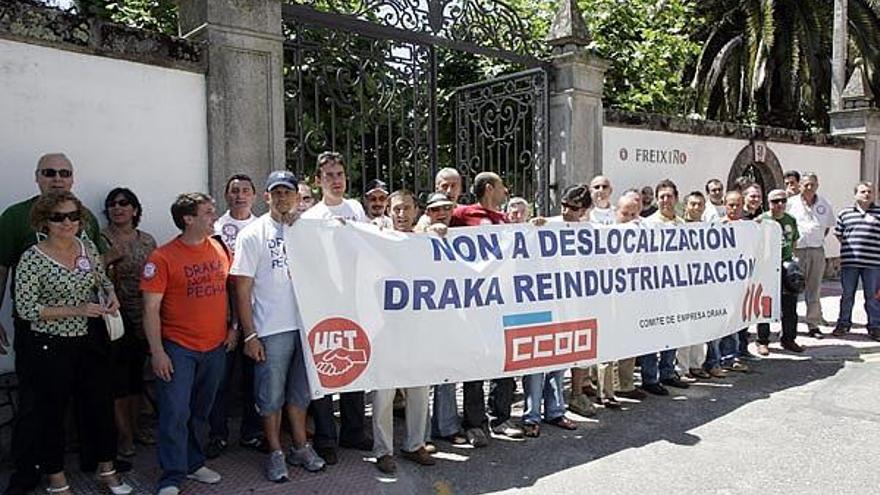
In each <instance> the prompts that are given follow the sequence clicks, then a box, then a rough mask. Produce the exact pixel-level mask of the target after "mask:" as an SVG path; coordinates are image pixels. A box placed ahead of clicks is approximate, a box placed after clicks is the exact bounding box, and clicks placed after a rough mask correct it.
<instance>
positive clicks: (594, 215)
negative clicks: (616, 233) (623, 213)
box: [590, 206, 617, 225]
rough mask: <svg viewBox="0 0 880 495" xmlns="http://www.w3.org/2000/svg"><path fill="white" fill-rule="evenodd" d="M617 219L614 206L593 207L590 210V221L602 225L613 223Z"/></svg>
mask: <svg viewBox="0 0 880 495" xmlns="http://www.w3.org/2000/svg"><path fill="white" fill-rule="evenodd" d="M616 220H617V216H616V215H615V212H614V207H613V206H609V207H608V208H599V207H593V209H592V210H590V222H592V223H598V224H602V225H611V224H612V223H615V222H616Z"/></svg>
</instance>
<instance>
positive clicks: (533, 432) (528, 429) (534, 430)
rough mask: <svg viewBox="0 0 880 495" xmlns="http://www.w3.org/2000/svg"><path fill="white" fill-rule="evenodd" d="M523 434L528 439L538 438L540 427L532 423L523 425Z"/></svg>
mask: <svg viewBox="0 0 880 495" xmlns="http://www.w3.org/2000/svg"><path fill="white" fill-rule="evenodd" d="M522 429H523V434H524V435H525V436H527V437H529V438H538V436H540V435H541V427H540V426H539V425H536V424H534V423H523V425H522Z"/></svg>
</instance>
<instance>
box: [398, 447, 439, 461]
mask: <svg viewBox="0 0 880 495" xmlns="http://www.w3.org/2000/svg"><path fill="white" fill-rule="evenodd" d="M400 456H401V457H403V458H404V459H406V460H408V461H413V462H415V463H416V464H421V465H422V466H433V465H434V464H437V461H436V460H434V458H433V457H431V454H429V453H428V451H427V450H425V448H424V447H419V449H418V450H416V451H414V452H409V451H407V450H403V449H400Z"/></svg>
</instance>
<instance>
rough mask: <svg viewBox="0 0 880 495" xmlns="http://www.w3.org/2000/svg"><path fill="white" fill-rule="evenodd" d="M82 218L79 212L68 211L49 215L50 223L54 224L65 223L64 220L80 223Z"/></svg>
mask: <svg viewBox="0 0 880 495" xmlns="http://www.w3.org/2000/svg"><path fill="white" fill-rule="evenodd" d="M81 218H82V215H81V214H80V212H79V210H74V211H68V212H66V213H62V212H58V211H56V212H55V213H52V214H51V215H49V221H50V222H52V223H63V222H64V220H70V221H71V222H79V221H80V219H81Z"/></svg>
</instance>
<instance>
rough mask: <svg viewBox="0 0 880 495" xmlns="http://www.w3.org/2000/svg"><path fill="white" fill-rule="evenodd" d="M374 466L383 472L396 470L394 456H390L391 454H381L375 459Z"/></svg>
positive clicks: (394, 471) (390, 472) (388, 472)
mask: <svg viewBox="0 0 880 495" xmlns="http://www.w3.org/2000/svg"><path fill="white" fill-rule="evenodd" d="M376 467H377V468H378V469H379V471H382V472H383V473H385V474H394V473H396V472H397V465H396V464H395V463H394V457H391V455H383V456H382V457H380V458H378V459H376Z"/></svg>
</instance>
